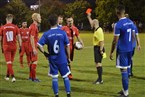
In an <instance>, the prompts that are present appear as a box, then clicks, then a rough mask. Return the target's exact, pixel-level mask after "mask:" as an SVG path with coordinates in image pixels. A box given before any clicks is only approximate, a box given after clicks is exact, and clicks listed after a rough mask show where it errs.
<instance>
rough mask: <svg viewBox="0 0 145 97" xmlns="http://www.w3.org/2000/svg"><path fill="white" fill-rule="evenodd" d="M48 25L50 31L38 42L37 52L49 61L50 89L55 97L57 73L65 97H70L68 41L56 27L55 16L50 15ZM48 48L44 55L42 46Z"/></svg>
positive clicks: (56, 94)
mask: <svg viewBox="0 0 145 97" xmlns="http://www.w3.org/2000/svg"><path fill="white" fill-rule="evenodd" d="M49 23H50V25H51V29H50V30H48V31H47V32H45V33H44V34H43V36H42V37H41V39H40V40H39V42H38V47H39V50H40V51H41V52H42V53H43V54H44V55H45V56H46V57H48V59H49V68H50V72H49V75H50V76H51V77H52V88H53V91H54V94H55V97H59V96H58V91H59V90H58V71H59V72H60V74H61V76H62V77H63V80H64V85H65V89H66V93H67V97H71V96H70V92H71V89H70V81H69V79H68V75H69V74H70V71H69V69H68V68H67V64H68V60H70V54H69V40H68V38H67V35H66V33H65V32H64V31H63V30H61V29H59V28H58V27H57V16H56V15H50V16H49ZM44 45H47V46H48V52H49V53H46V52H45V51H44V49H43V46H44Z"/></svg>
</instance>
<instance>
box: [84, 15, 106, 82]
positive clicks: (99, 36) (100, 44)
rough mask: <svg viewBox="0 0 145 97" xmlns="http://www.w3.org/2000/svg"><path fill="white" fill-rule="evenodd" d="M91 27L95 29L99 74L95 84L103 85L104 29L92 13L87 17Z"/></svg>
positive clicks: (95, 53) (94, 43) (95, 54)
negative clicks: (92, 16)
mask: <svg viewBox="0 0 145 97" xmlns="http://www.w3.org/2000/svg"><path fill="white" fill-rule="evenodd" d="M87 18H88V20H89V22H90V25H91V27H92V28H93V29H94V36H93V45H94V59H95V63H96V69H97V73H98V79H97V80H96V81H95V82H94V84H103V80H102V73H103V67H102V58H103V54H104V52H105V49H104V33H103V29H102V28H101V27H100V26H99V21H98V20H97V19H93V20H92V18H91V13H88V16H87Z"/></svg>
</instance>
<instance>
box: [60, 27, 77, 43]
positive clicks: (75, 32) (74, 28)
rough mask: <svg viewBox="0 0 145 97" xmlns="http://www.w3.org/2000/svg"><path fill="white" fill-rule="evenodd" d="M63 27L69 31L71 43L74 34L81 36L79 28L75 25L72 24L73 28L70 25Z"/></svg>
mask: <svg viewBox="0 0 145 97" xmlns="http://www.w3.org/2000/svg"><path fill="white" fill-rule="evenodd" d="M61 29H62V30H64V31H65V32H66V33H67V36H68V39H69V41H70V43H71V42H72V43H73V40H74V36H79V30H78V28H77V27H75V26H72V27H71V28H70V27H69V26H63V27H62V28H61Z"/></svg>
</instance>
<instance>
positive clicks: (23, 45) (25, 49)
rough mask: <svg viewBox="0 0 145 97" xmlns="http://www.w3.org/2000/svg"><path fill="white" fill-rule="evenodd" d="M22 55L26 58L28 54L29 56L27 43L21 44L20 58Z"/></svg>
mask: <svg viewBox="0 0 145 97" xmlns="http://www.w3.org/2000/svg"><path fill="white" fill-rule="evenodd" d="M24 53H26V55H27V56H29V54H30V51H29V43H28V42H22V48H21V53H20V56H23V55H24Z"/></svg>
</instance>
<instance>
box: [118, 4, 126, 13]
mask: <svg viewBox="0 0 145 97" xmlns="http://www.w3.org/2000/svg"><path fill="white" fill-rule="evenodd" d="M123 12H125V6H123V5H121V4H120V5H118V6H117V7H116V13H117V14H119V15H120V14H121V13H123Z"/></svg>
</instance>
